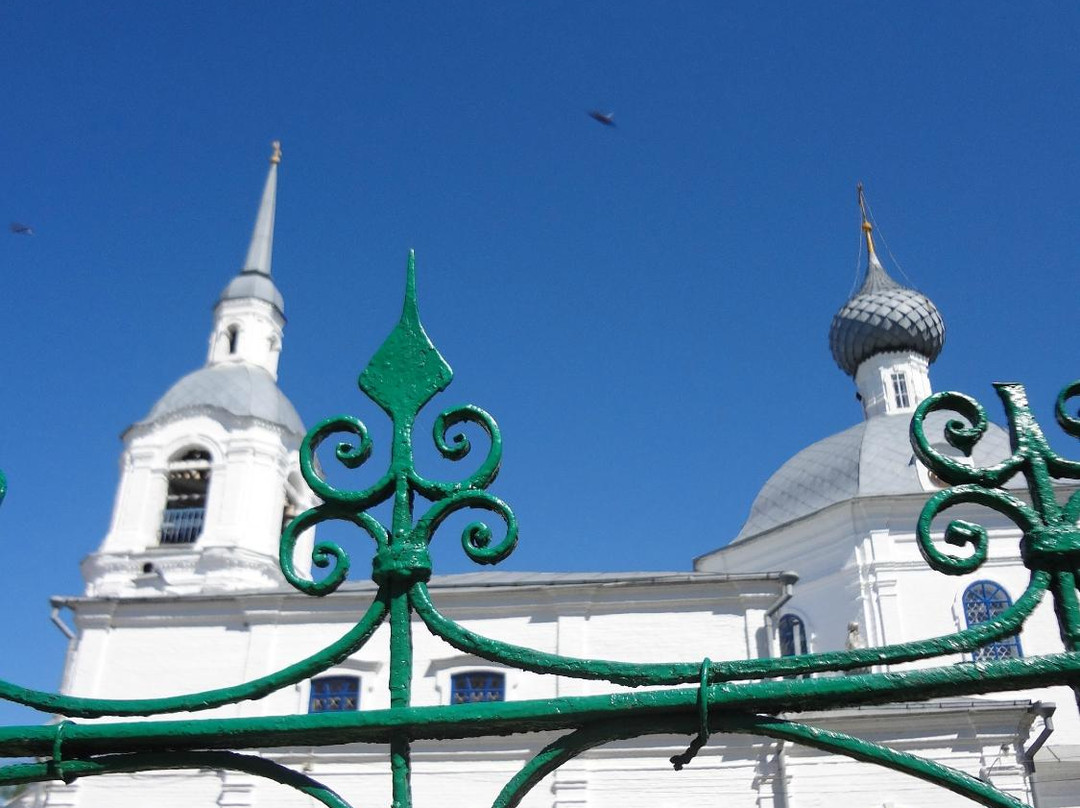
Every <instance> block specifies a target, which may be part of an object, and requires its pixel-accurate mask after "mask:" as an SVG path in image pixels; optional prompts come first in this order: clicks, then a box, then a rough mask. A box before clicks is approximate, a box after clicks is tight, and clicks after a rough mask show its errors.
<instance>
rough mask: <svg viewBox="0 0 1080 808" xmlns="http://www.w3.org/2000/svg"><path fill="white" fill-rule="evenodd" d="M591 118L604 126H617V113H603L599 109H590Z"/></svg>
mask: <svg viewBox="0 0 1080 808" xmlns="http://www.w3.org/2000/svg"><path fill="white" fill-rule="evenodd" d="M589 117H590V118H592V119H593V120H594V121H599V122H600V123H602V124H603V125H604V126H614V125H615V113H614V112H601V111H600V110H598V109H590V110H589Z"/></svg>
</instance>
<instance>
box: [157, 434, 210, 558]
mask: <svg viewBox="0 0 1080 808" xmlns="http://www.w3.org/2000/svg"><path fill="white" fill-rule="evenodd" d="M210 463H211V457H210V452H208V451H206V450H205V449H199V448H195V449H188V450H186V451H184V452H183V453H180V454H177V455H176V456H174V457H173V459H172V460H170V461H169V465H168V469H167V471H166V476H167V479H168V483H169V487H168V490H167V491H166V494H165V510H164V511H163V513H162V516H161V529H160V531H159V532H158V541H159V542H160V543H161V544H193V543H194V542H195V541H196V540H197V539H198V538H199V536H200V535H202V531H203V523H204V522H205V517H206V496H207V493H208V492H209V490H210Z"/></svg>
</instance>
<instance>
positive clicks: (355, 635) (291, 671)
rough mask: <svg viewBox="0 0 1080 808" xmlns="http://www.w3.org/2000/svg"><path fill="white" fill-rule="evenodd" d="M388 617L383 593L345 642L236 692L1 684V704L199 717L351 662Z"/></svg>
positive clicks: (80, 713) (74, 712)
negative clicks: (146, 693)
mask: <svg viewBox="0 0 1080 808" xmlns="http://www.w3.org/2000/svg"><path fill="white" fill-rule="evenodd" d="M386 612H387V596H386V594H385V592H384V591H383V590H381V589H380V591H379V592H377V593H376V594H375V598H374V600H373V601H372V603H371V605H370V606H369V607H368V609H367V611H366V612H365V613H364V615H363V616H362V617H361V618H360V622H358V623H357V624H356V625H355V626H354V627H353V628H352V629H350V630H349V631H348V632H347V633H346V634H345V635H343V636H342V637H341V639H339V640H337V641H336V642H334V643H331V644H330V645H328V646H327V647H326V648H324V649H322V650H321V651H319V652H318V653H315V654H312V655H311V656H309V657H307V658H306V659H303V660H301V661H300V662H297V663H295V664H293V665H289V666H288V667H285V668H282V669H281V670H279V671H275V672H274V673H271V674H267V675H266V676H260V677H259V678H258V679H252V680H251V681H249V682H242V683H241V684H238V685H233V686H231V687H223V688H218V689H216V690H203V691H200V692H198V693H188V694H186V695H182V696H166V697H164V698H154V699H93V698H83V697H80V696H67V695H61V694H57V693H49V692H47V691H42V690H33V689H31V688H26V687H20V686H19V685H16V684H12V683H11V682H6V681H3V680H0V699H5V700H7V701H12V702H16V703H18V704H25V705H26V706H27V707H34V708H36V709H38V710H44V711H46V712H50V713H57V714H59V715H65V716H71V717H79V718H98V717H101V716H128V715H157V714H160V713H176V712H194V711H198V710H209V709H211V708H213V707H220V706H222V705H224V704H234V703H236V702H239V701H244V700H247V699H258V698H262V697H263V696H266V695H268V694H270V693H273V692H274V691H277V690H280V689H281V688H283V687H287V686H289V685H292V684H296V683H297V682H302V681H304V680H305V679H310V678H311V677H312V676H315V675H316V674H318V673H321V672H322V671H324V670H326V669H327V668H330V667H332V666H334V665H336V664H338V663H339V662H341V661H342V660H345V659H348V658H349V657H350V656H352V655H353V654H355V653H356V652H357V651H359V650H360V649H361V648H363V647H364V644H365V643H367V641H368V640H370V639H371V636H372V635H373V634H374V633H375V630H376V629H377V628H378V627H379V625H380V624H381V623H382V621H383V619H384V618H385V617H386Z"/></svg>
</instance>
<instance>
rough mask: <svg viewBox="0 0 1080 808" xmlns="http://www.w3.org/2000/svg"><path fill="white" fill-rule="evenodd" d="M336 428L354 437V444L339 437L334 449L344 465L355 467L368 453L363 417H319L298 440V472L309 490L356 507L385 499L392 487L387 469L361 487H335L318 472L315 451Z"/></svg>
mask: <svg viewBox="0 0 1080 808" xmlns="http://www.w3.org/2000/svg"><path fill="white" fill-rule="evenodd" d="M336 432H346V433H350V434H352V435H355V436H356V437H357V438H358V443H357V445H356V446H353V445H352V444H351V443H345V442H344V441H343V442H341V443H339V444H338V445H337V446H336V447H335V449H334V456H335V457H336V458H337V459H338V460H339V461H340V462H341V464H342V465H343V466H345V468H348V469H356V468H359V467H360V466H361V465H362V464H363V463H364V462H365V461H366V460H367V459H368V458H369V457H370V456H371V449H372V442H371V437H370V436H369V435H368V431H367V427H366V426H364V423H363V421H361V420H360V419H358V418H355V417H354V416H352V415H334V416H331V417H330V418H326V419H325V420H323V421H320V422H319V423H318V424H316V425H315V426H314V427H313V428H312V429H311V430H310V431H309V432H308V433H307V435H305V436H304V440H303V441H302V442H301V443H300V473H301V474H303V476H304V480H305V481H306V482H307V484H308V485H309V486H310V487H311V490H312V491H314V492H315V493H316V494H318V495H319V497H320V498H322V499H324V500H326V501H327V502H338V503H341V504H343V505H350V506H351V507H353V508H354V509H356V510H363V509H364V508H370V507H371V506H372V505H377V504H379V503H380V502H383V501H385V500H386V499H388V498H389V497H390V495H391V494H392V493H393V491H394V478H393V474H392V473H391V472H387V473H386V474H384V475H383V476H382V477H381V478H380V479H379V481H378V482H376V483H375V484H374V485H372V486H370V487H368V488H365V489H363V490H362V491H351V490H349V489H344V488H337V487H335V486H333V485H330V483H328V482H327V481H326V479H325V478H324V477H323V476H322V474H321V472H320V470H319V464H318V461H317V460H316V457H315V452H316V451H317V450H318V448H319V446H320V444H322V442H323V441H324V440H326V439H327V438H328V437H330V435H333V434H334V433H336Z"/></svg>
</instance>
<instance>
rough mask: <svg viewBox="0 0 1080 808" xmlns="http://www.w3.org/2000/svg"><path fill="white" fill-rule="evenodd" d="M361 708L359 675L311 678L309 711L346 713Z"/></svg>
mask: <svg viewBox="0 0 1080 808" xmlns="http://www.w3.org/2000/svg"><path fill="white" fill-rule="evenodd" d="M359 709H360V677H359V676H320V677H319V678H318V679H312V680H311V695H310V696H309V697H308V712H309V713H346V712H350V711H352V710H359Z"/></svg>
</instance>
